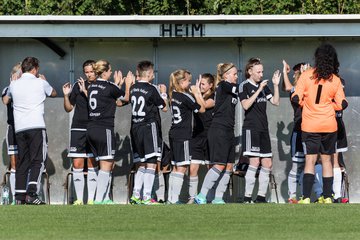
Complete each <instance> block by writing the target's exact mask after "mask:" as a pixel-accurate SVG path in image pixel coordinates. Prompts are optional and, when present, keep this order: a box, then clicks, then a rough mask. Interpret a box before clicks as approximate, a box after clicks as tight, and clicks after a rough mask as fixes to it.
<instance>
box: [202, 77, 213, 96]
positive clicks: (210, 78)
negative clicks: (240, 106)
mask: <svg viewBox="0 0 360 240" xmlns="http://www.w3.org/2000/svg"><path fill="white" fill-rule="evenodd" d="M201 77H202V78H205V79H206V80H207V82H208V84H212V87H211V88H210V93H209V94H208V95H204V100H207V99H208V98H209V97H210V96H211V95H212V94H213V93H214V92H215V87H216V86H215V78H214V75H212V74H211V73H203V74H201Z"/></svg>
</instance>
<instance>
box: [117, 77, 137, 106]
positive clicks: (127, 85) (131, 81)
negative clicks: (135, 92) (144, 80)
mask: <svg viewBox="0 0 360 240" xmlns="http://www.w3.org/2000/svg"><path fill="white" fill-rule="evenodd" d="M124 81H125V96H124V98H123V101H124V102H128V101H129V98H130V87H131V86H132V85H133V84H134V83H135V76H134V74H133V73H132V72H131V71H129V72H128V74H127V75H126V78H125V80H124ZM124 81H122V83H123V82H124ZM122 83H120V87H121V85H122Z"/></svg>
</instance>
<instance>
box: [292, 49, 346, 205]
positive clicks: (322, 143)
mask: <svg viewBox="0 0 360 240" xmlns="http://www.w3.org/2000/svg"><path fill="white" fill-rule="evenodd" d="M338 71H339V61H338V58H337V53H336V50H335V48H334V47H333V46H332V45H330V44H322V45H321V46H320V47H318V48H317V49H316V51H315V66H314V69H309V70H307V71H305V72H304V73H302V74H301V76H300V78H299V80H298V83H297V85H296V89H295V92H294V93H293V95H292V101H293V102H294V103H295V104H299V105H300V106H302V108H303V110H302V123H301V130H302V141H303V145H304V152H305V169H304V178H303V197H302V199H301V200H300V201H299V203H302V204H308V203H310V194H311V190H312V186H313V183H314V166H315V162H316V160H317V156H318V154H320V155H321V162H322V166H323V197H324V201H323V202H324V203H332V197H331V196H332V185H333V165H332V162H331V156H332V154H334V153H335V151H336V141H337V123H336V119H335V111H334V110H337V111H338V110H343V109H345V108H346V107H347V105H348V104H347V101H346V99H345V94H344V90H343V87H342V84H341V81H340V78H339V77H338V76H337V74H338Z"/></svg>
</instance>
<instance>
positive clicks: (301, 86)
mask: <svg viewBox="0 0 360 240" xmlns="http://www.w3.org/2000/svg"><path fill="white" fill-rule="evenodd" d="M304 75H307V74H302V75H300V78H299V80H298V81H297V83H296V88H295V92H294V93H293V94H292V95H291V102H293V103H295V104H297V105H299V106H301V107H302V106H303V104H304V99H303V98H304V91H305V76H304Z"/></svg>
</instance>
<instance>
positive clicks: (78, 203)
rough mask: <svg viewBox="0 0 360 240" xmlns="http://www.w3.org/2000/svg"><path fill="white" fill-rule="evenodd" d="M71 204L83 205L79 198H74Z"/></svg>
mask: <svg viewBox="0 0 360 240" xmlns="http://www.w3.org/2000/svg"><path fill="white" fill-rule="evenodd" d="M73 205H84V203H83V201H81V200H76V201H75V202H74V203H73Z"/></svg>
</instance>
